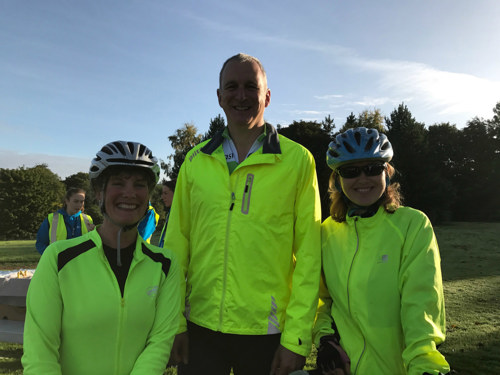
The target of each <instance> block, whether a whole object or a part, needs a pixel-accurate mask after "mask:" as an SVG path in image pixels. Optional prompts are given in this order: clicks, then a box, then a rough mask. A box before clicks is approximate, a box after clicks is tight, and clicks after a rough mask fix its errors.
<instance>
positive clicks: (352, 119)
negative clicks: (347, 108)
mask: <svg viewBox="0 0 500 375" xmlns="http://www.w3.org/2000/svg"><path fill="white" fill-rule="evenodd" d="M358 126H359V125H358V119H357V118H356V116H354V113H352V112H351V114H350V115H349V116H347V118H346V120H345V124H344V126H343V127H342V128H341V129H340V132H344V131H346V130H347V129H353V128H357V127H358Z"/></svg>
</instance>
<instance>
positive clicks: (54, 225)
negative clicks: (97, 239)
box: [48, 212, 92, 243]
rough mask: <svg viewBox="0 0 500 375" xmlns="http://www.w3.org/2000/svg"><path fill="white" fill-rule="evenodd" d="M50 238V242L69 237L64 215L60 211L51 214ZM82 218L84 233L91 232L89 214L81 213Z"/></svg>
mask: <svg viewBox="0 0 500 375" xmlns="http://www.w3.org/2000/svg"><path fill="white" fill-rule="evenodd" d="M48 220H49V227H50V229H49V240H50V243H53V242H56V241H57V240H65V239H66V238H67V237H68V233H67V230H66V224H65V223H64V218H63V215H61V214H60V213H58V212H53V213H51V214H49V217H48ZM80 220H81V221H82V225H81V228H82V234H85V233H87V232H90V231H91V230H92V228H91V219H89V216H88V215H85V214H84V213H82V214H80Z"/></svg>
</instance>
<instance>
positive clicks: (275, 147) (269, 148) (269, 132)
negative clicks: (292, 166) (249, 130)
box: [201, 122, 281, 155]
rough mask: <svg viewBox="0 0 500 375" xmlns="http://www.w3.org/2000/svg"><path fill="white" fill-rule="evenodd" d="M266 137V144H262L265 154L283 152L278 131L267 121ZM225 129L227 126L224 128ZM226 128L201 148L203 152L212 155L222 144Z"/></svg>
mask: <svg viewBox="0 0 500 375" xmlns="http://www.w3.org/2000/svg"><path fill="white" fill-rule="evenodd" d="M265 126H266V129H265V137H264V144H263V145H262V153H263V154H281V147H280V140H279V137H278V132H277V130H276V129H275V128H274V126H272V125H271V124H268V123H267V122H266V124H265ZM224 129H225V128H224ZM224 129H223V130H221V131H219V132H217V133H216V134H215V135H214V136H213V137H212V139H210V141H209V142H208V143H207V144H206V145H205V146H203V147H202V148H201V152H203V153H204V154H208V155H211V154H212V153H213V152H214V151H215V150H216V149H217V148H219V147H220V146H221V145H222V142H223V141H224V136H223V135H222V133H223V132H224Z"/></svg>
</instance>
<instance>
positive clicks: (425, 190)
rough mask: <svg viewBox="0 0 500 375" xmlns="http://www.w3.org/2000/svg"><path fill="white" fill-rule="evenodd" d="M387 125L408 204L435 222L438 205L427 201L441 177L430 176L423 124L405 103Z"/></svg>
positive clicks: (391, 116)
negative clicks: (434, 215) (434, 214)
mask: <svg viewBox="0 0 500 375" xmlns="http://www.w3.org/2000/svg"><path fill="white" fill-rule="evenodd" d="M385 123H386V126H387V129H388V130H387V136H388V137H389V140H390V141H391V144H392V147H393V149H394V158H393V161H392V164H393V165H394V167H395V168H396V170H397V171H399V172H400V173H398V174H397V175H396V178H395V179H396V180H397V181H399V182H400V183H401V188H402V192H403V196H404V199H405V204H406V205H408V206H411V207H414V208H417V209H420V210H422V211H424V212H425V213H427V214H428V215H429V217H431V219H433V220H434V219H436V218H435V217H432V213H433V212H434V211H435V210H436V204H438V203H439V202H433V201H431V200H429V199H428V198H427V197H428V196H429V192H431V191H433V189H435V188H436V186H435V184H436V183H437V181H438V177H437V176H432V177H431V176H430V175H431V174H433V173H435V172H434V170H433V165H432V161H431V160H430V156H429V153H428V148H427V138H426V137H427V132H426V129H425V126H424V124H422V123H419V122H417V121H416V120H415V118H414V117H413V116H412V114H411V112H410V110H409V109H408V107H407V106H406V105H405V104H404V103H403V104H400V105H399V106H398V108H397V109H395V110H394V111H393V112H391V114H390V117H386V118H385ZM431 211H432V212H431Z"/></svg>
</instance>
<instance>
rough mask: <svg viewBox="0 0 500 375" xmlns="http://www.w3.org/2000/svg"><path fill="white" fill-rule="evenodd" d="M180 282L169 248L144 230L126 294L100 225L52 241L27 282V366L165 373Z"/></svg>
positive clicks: (106, 374)
mask: <svg viewBox="0 0 500 375" xmlns="http://www.w3.org/2000/svg"><path fill="white" fill-rule="evenodd" d="M179 287H180V270H179V265H178V263H177V262H176V261H175V259H174V258H173V254H172V252H171V251H169V250H166V249H160V248H158V247H156V246H152V245H150V244H148V243H146V242H145V241H144V240H143V239H142V238H141V237H140V236H137V242H136V247H135V251H134V255H133V259H132V263H131V265H130V270H129V272H128V276H127V280H126V283H125V288H124V291H123V296H122V292H121V290H120V287H119V285H118V282H117V280H116V277H115V274H114V273H113V271H112V269H111V267H110V265H109V262H108V260H107V258H106V255H105V254H104V250H103V245H102V241H101V237H100V236H99V233H98V232H97V231H96V230H93V231H91V232H89V233H87V234H85V235H83V236H80V237H77V238H74V239H70V240H63V241H57V242H55V243H53V244H51V245H50V246H49V247H47V250H46V251H45V252H44V254H43V255H42V257H41V258H40V262H39V264H38V266H37V269H36V271H35V273H34V275H33V279H32V280H31V282H30V286H29V288H28V294H27V298H26V307H27V310H26V321H25V327H24V347H23V349H24V354H23V357H22V364H23V367H24V374H26V375H29V374H36V375H39V374H44V375H52V374H70V375H88V374H92V375H125V374H127V375H129V374H134V375H152V374H157V375H162V374H163V372H164V370H165V366H166V364H167V361H168V357H169V354H170V351H171V348H172V343H173V338H174V336H175V334H176V332H177V331H178V325H179V311H180V295H179Z"/></svg>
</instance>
